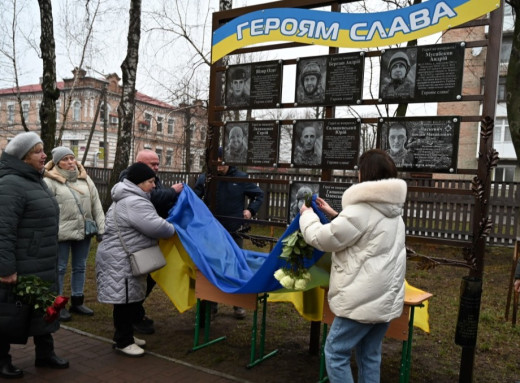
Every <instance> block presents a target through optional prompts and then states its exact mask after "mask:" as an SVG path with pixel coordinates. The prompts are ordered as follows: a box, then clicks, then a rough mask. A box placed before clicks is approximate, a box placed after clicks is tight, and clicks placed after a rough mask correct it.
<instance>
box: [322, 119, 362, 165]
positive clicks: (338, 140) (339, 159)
mask: <svg viewBox="0 0 520 383" xmlns="http://www.w3.org/2000/svg"><path fill="white" fill-rule="evenodd" d="M324 124H325V128H324V130H323V150H322V158H323V161H322V163H323V167H324V168H333V169H354V165H356V163H357V159H358V155H359V137H360V129H361V123H360V122H358V121H357V120H354V119H337V120H324Z"/></svg>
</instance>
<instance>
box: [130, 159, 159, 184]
mask: <svg viewBox="0 0 520 383" xmlns="http://www.w3.org/2000/svg"><path fill="white" fill-rule="evenodd" d="M150 178H153V179H154V180H155V172H154V171H153V170H152V169H151V168H150V167H149V166H148V165H146V164H143V163H142V162H136V163H135V164H133V165H132V166H130V167H129V168H128V173H127V174H126V179H127V180H129V181H131V182H133V183H134V184H136V185H139V184H140V183H141V182H144V181H146V180H149V179H150ZM154 182H155V181H154Z"/></svg>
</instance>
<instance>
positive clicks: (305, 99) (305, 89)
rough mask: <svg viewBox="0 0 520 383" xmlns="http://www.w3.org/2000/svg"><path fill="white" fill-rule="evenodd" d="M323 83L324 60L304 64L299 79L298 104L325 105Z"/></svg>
mask: <svg viewBox="0 0 520 383" xmlns="http://www.w3.org/2000/svg"><path fill="white" fill-rule="evenodd" d="M323 81H325V63H324V60H318V59H316V60H312V61H307V62H303V63H302V66H301V71H300V73H299V77H298V88H297V92H296V102H297V103H301V104H320V103H323V102H324V101H325V90H324V89H323Z"/></svg>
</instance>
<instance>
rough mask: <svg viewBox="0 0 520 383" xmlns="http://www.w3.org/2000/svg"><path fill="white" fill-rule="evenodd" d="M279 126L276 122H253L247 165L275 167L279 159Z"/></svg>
mask: <svg viewBox="0 0 520 383" xmlns="http://www.w3.org/2000/svg"><path fill="white" fill-rule="evenodd" d="M278 131H279V128H278V124H277V123H276V122H275V121H251V122H250V123H249V140H248V141H249V142H248V148H249V150H248V154H247V164H248V165H258V166H273V165H274V164H276V162H277V157H278Z"/></svg>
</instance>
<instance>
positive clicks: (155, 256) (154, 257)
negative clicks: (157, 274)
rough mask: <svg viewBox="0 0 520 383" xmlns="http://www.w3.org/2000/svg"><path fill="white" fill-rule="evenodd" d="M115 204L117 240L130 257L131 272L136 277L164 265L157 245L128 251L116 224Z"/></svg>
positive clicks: (162, 256) (115, 220) (115, 206)
mask: <svg viewBox="0 0 520 383" xmlns="http://www.w3.org/2000/svg"><path fill="white" fill-rule="evenodd" d="M116 208H117V204H116V203H114V223H115V225H116V230H117V235H119V240H120V241H121V245H123V249H125V252H126V253H127V254H128V257H129V258H130V266H131V267H132V274H133V275H134V276H136V277H138V276H140V275H145V274H148V273H151V272H152V271H155V270H159V269H160V268H161V267H164V266H166V259H164V255H163V254H162V251H161V249H160V247H159V246H158V245H155V246H152V247H147V248H146V249H142V250H138V251H136V252H134V253H130V252H129V251H128V249H127V247H126V246H125V243H124V242H123V237H122V236H121V232H120V231H119V226H118V224H117V212H116Z"/></svg>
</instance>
